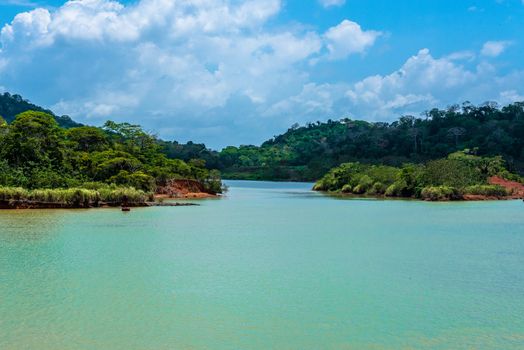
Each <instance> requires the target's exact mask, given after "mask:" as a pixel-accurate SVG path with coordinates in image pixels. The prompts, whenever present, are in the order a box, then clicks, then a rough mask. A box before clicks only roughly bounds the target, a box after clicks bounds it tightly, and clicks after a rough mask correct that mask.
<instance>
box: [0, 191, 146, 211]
mask: <svg viewBox="0 0 524 350" xmlns="http://www.w3.org/2000/svg"><path fill="white" fill-rule="evenodd" d="M152 199H153V195H152V194H151V193H146V192H144V191H141V190H137V189H135V188H132V187H111V186H105V187H103V186H100V187H99V188H98V189H87V188H68V189H37V190H26V189H24V188H19V187H0V201H4V202H9V201H31V202H37V203H46V204H60V205H66V206H72V207H90V206H99V205H101V204H104V203H106V204H110V205H118V204H121V203H122V202H127V203H129V204H142V203H145V202H146V201H148V200H152Z"/></svg>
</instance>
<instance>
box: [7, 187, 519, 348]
mask: <svg viewBox="0 0 524 350" xmlns="http://www.w3.org/2000/svg"><path fill="white" fill-rule="evenodd" d="M229 185H230V191H229V193H228V194H227V197H226V198H224V199H221V200H206V201H203V202H201V203H202V206H200V207H174V208H168V207H158V208H143V209H134V210H133V211H132V212H130V213H122V212H121V211H119V210H116V209H94V210H37V211H0V349H44V350H47V349H53V350H59V349H374V350H376V349H524V204H523V203H522V202H521V201H507V202H506V201H501V202H475V203H474V202H468V203H424V202H417V201H379V200H344V199H338V198H331V197H327V196H323V195H320V194H317V193H312V192H310V191H309V190H308V189H309V188H310V186H311V185H310V184H274V183H262V182H252V183H250V182H229Z"/></svg>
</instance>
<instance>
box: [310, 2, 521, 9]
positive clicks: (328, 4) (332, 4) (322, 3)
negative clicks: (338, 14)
mask: <svg viewBox="0 0 524 350" xmlns="http://www.w3.org/2000/svg"><path fill="white" fill-rule="evenodd" d="M522 1H524V0H522ZM319 2H320V4H321V5H322V6H324V7H326V8H327V7H333V6H342V5H344V4H345V3H346V0H319Z"/></svg>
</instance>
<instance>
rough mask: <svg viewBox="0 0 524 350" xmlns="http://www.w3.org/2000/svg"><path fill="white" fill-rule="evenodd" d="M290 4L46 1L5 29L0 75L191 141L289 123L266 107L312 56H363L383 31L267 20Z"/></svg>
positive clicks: (73, 111) (71, 110)
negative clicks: (262, 122) (49, 4)
mask: <svg viewBox="0 0 524 350" xmlns="http://www.w3.org/2000/svg"><path fill="white" fill-rule="evenodd" d="M281 7H282V3H281V1H280V0H240V1H237V0H234V1H233V0H191V1H172V0H140V1H138V2H136V3H133V4H130V5H123V4H122V3H120V2H118V1H114V0H72V1H68V2H66V3H65V4H64V5H62V6H61V7H58V8H56V9H46V8H37V9H34V10H32V11H28V12H23V13H19V14H18V15H16V16H15V17H14V19H13V20H12V21H11V23H9V24H6V25H5V26H4V27H3V28H2V30H1V33H0V43H1V45H2V46H1V51H0V83H1V84H2V85H4V86H6V87H7V88H8V89H11V90H12V91H16V92H24V91H30V92H31V94H30V95H29V97H30V98H32V99H34V96H37V97H38V100H40V101H48V103H47V107H51V108H54V109H55V110H56V112H57V113H64V114H70V115H71V116H73V117H74V118H76V119H78V120H80V121H83V122H87V123H92V124H99V123H101V122H103V121H104V120H105V119H108V118H114V119H117V120H130V121H134V122H139V123H141V124H144V125H145V126H146V127H148V128H151V129H156V130H158V131H159V132H160V134H161V135H162V136H164V137H169V138H171V137H176V138H179V139H182V140H183V139H187V138H196V137H202V138H204V137H207V138H209V135H202V134H201V133H202V132H204V133H205V132H217V130H222V132H223V133H224V135H223V138H224V139H228V138H230V137H231V135H235V136H237V137H238V135H239V134H240V133H239V132H238V131H236V130H234V128H235V127H238V128H244V129H245V128H248V127H249V125H255V124H257V123H258V122H259V119H260V118H259V116H260V115H265V116H266V118H273V119H271V120H277V119H280V117H279V116H276V115H275V114H271V113H265V111H266V110H267V109H268V108H271V106H273V105H274V104H275V103H278V101H280V100H282V99H283V98H284V97H287V96H292V95H294V94H296V93H298V92H299V91H302V90H303V89H304V86H306V85H307V84H308V82H309V79H310V78H309V74H308V71H307V69H304V67H305V66H308V62H310V61H311V60H312V59H319V58H322V57H325V56H326V55H329V58H330V59H343V58H345V57H347V56H349V55H351V54H355V53H361V52H364V51H365V50H367V49H369V48H370V47H371V46H372V45H373V43H374V41H375V38H376V36H378V32H375V31H364V30H362V29H361V27H360V25H358V24H357V23H354V22H351V21H343V22H342V23H340V24H339V25H338V26H335V27H333V28H331V29H329V30H328V31H327V32H326V33H319V32H317V31H314V30H311V29H306V28H308V27H307V26H296V27H287V28H286V27H280V28H274V27H269V26H268V25H267V23H268V21H269V20H270V19H271V18H273V17H275V16H277V15H278V13H279V12H280V10H281ZM275 110H276V109H275ZM270 115H273V117H270ZM266 121H267V120H266ZM269 124H271V122H269ZM173 125H176V127H174V126H173ZM170 133H175V134H170ZM199 133H200V134H199ZM195 135H196V136H195ZM219 137H220V136H219ZM214 138H215V139H217V137H214ZM247 139H249V137H248V135H246V140H247ZM216 142H217V143H218V142H222V141H220V140H217V141H216ZM239 142H242V140H241V141H239Z"/></svg>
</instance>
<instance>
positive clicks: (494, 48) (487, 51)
mask: <svg viewBox="0 0 524 350" xmlns="http://www.w3.org/2000/svg"><path fill="white" fill-rule="evenodd" d="M510 45H511V42H510V41H487V42H486V43H484V45H483V46H482V50H481V51H480V53H481V54H482V55H483V56H488V57H497V56H500V55H501V54H502V53H503V52H504V51H505V50H506V49H507V48H508V46H510Z"/></svg>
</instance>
